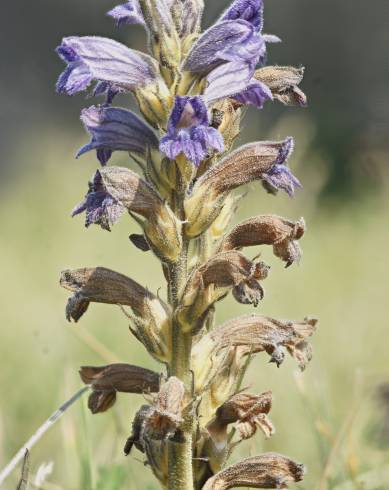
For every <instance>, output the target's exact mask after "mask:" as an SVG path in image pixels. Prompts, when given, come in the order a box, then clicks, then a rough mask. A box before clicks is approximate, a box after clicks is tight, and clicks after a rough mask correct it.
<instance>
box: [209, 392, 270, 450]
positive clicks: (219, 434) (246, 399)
mask: <svg viewBox="0 0 389 490" xmlns="http://www.w3.org/2000/svg"><path fill="white" fill-rule="evenodd" d="M272 402H273V395H272V392H271V391H267V392H265V393H262V394H260V395H252V394H249V393H238V394H236V395H234V396H232V397H231V398H229V399H228V400H227V401H226V402H225V403H223V405H221V406H220V407H219V408H218V409H217V410H216V415H215V417H214V419H213V420H212V421H211V422H210V423H209V424H208V426H207V429H208V432H209V433H210V434H211V437H212V438H213V439H214V440H215V441H216V443H218V444H220V443H222V444H223V441H227V429H228V426H229V425H230V424H236V429H237V431H238V433H239V435H240V437H241V439H249V438H250V437H252V436H253V435H254V434H255V433H256V432H257V429H258V428H259V429H261V430H262V432H263V433H264V434H265V436H266V437H270V436H271V435H272V434H273V433H274V426H273V424H272V423H271V421H270V419H269V418H268V416H267V415H268V414H269V412H270V410H271V407H272Z"/></svg>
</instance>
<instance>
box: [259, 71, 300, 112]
mask: <svg viewBox="0 0 389 490" xmlns="http://www.w3.org/2000/svg"><path fill="white" fill-rule="evenodd" d="M303 77H304V68H303V67H300V68H295V67H293V66H264V67H263V68H259V69H258V70H257V71H256V72H255V74H254V78H256V79H257V80H259V81H260V82H262V83H264V84H265V85H267V86H268V87H269V88H270V90H271V92H272V94H273V97H274V98H275V99H276V100H278V101H280V102H282V103H283V104H285V105H297V106H300V107H306V105H307V96H306V95H305V94H304V92H303V91H302V90H301V89H300V88H299V87H298V85H300V83H301V82H302V80H303Z"/></svg>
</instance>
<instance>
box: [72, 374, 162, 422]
mask: <svg viewBox="0 0 389 490" xmlns="http://www.w3.org/2000/svg"><path fill="white" fill-rule="evenodd" d="M80 376H81V379H82V381H83V382H84V383H85V384H87V385H91V386H92V390H93V391H92V393H91V395H90V396H89V401H88V407H89V408H90V410H91V411H92V413H94V414H95V413H100V412H105V411H107V410H108V409H109V408H111V407H112V406H113V405H114V403H115V401H116V393H117V392H118V391H119V392H122V393H149V392H152V393H155V392H156V391H158V388H159V375H158V374H157V373H154V372H153V371H150V370H149V369H144V368H141V367H138V366H131V365H129V364H112V365H110V366H102V367H91V366H84V367H82V368H81V369H80Z"/></svg>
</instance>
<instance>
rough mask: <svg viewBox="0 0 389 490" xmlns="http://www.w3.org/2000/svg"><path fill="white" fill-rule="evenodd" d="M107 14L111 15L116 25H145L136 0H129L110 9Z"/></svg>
mask: <svg viewBox="0 0 389 490" xmlns="http://www.w3.org/2000/svg"><path fill="white" fill-rule="evenodd" d="M107 15H109V16H110V17H112V18H113V19H114V21H115V24H116V26H117V27H121V26H122V25H124V24H128V25H133V24H140V25H145V19H144V17H143V14H142V10H141V8H140V5H139V1H138V0H131V1H129V2H126V3H124V4H122V5H118V6H117V7H115V8H113V9H112V10H110V11H109V12H108V13H107Z"/></svg>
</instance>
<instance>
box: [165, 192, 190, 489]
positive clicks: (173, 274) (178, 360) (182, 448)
mask: <svg viewBox="0 0 389 490" xmlns="http://www.w3.org/2000/svg"><path fill="white" fill-rule="evenodd" d="M181 188H182V187H181ZM184 195H185V194H184V192H183V191H181V192H180V191H178V192H177V194H176V206H175V207H176V209H175V211H176V214H177V216H178V217H179V218H180V219H182V220H184V209H183V202H184ZM187 265H188V240H187V239H186V238H185V236H183V247H182V252H181V255H180V258H179V260H178V262H177V263H176V264H174V265H172V266H171V268H170V274H169V276H170V278H169V291H170V295H169V296H170V301H171V303H172V306H173V308H176V307H177V306H178V304H179V301H180V292H181V291H182V288H183V287H184V286H185V283H186V280H187V277H188V271H187V269H188V267H187ZM191 350H192V336H191V335H190V334H188V333H184V332H182V329H181V328H180V325H179V324H178V322H176V321H173V353H172V362H171V365H170V366H169V368H170V373H169V374H170V376H176V377H177V378H179V379H180V380H181V381H183V383H184V384H185V387H186V391H187V395H188V399H189V400H190V398H191V396H192V371H191ZM192 458H193V415H192V414H191V413H187V414H186V416H185V422H184V424H183V427H182V437H181V438H180V441H171V442H169V486H168V488H169V490H193V467H192Z"/></svg>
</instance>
